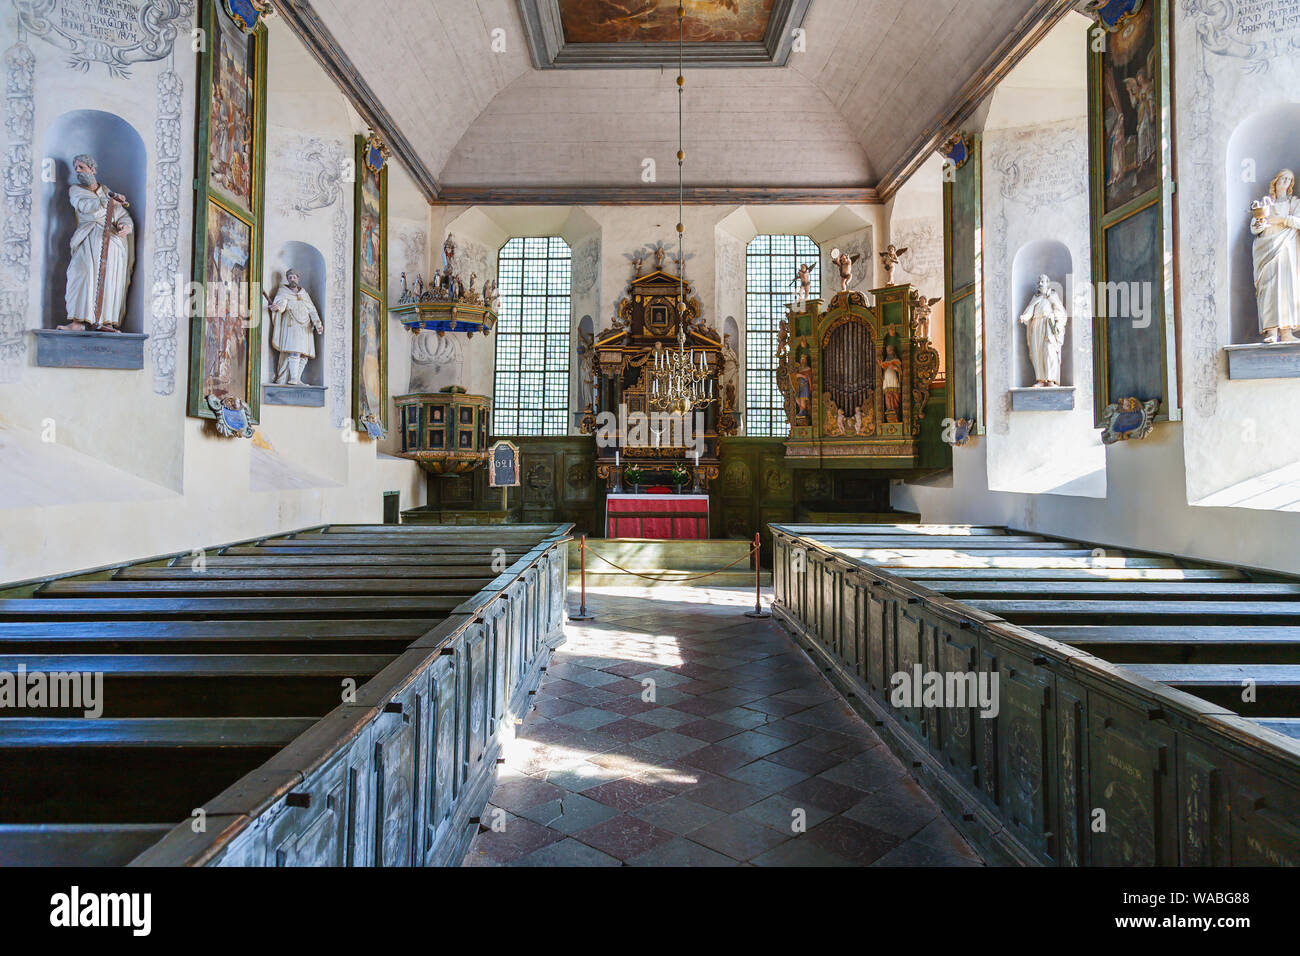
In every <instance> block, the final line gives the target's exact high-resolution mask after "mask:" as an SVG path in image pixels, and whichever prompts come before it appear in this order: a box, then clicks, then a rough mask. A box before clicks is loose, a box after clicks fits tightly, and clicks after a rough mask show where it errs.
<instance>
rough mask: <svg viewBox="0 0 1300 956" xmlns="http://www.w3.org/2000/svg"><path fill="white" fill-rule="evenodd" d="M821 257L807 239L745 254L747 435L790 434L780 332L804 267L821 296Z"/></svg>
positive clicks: (766, 241)
mask: <svg viewBox="0 0 1300 956" xmlns="http://www.w3.org/2000/svg"><path fill="white" fill-rule="evenodd" d="M821 261H822V254H821V250H820V249H819V248H818V247H817V243H815V242H813V241H812V240H811V239H810V238H808V237H807V236H755V237H754V239H752V240H751V241H750V243H749V246H748V248H746V250H745V434H746V435H749V436H751V437H756V438H768V437H776V438H783V437H785V436H786V435H788V434H790V425H789V423H788V422H787V421H786V420H785V409H784V401H783V399H782V398H781V392H780V390H778V389H777V387H776V332H777V328H778V326H779V325H780V324H781V320H782V319H784V318H785V317H786V306H787V305H789V304H790V303H791V302H793V301H794V297H795V291H796V289H795V285H794V282H793V279H794V277H795V275H796V274H797V273H798V272H799V265H800V263H805V262H806V263H808V265H810V266H811V267H812V289H811V291H810V293H809V295H810V296H811V297H812V298H814V299H815V298H818V297H819V296H820V295H821V292H822V267H821Z"/></svg>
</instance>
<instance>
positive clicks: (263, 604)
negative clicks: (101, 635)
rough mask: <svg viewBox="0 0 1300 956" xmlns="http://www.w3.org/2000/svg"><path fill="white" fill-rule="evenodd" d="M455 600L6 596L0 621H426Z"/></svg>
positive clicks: (452, 605)
mask: <svg viewBox="0 0 1300 956" xmlns="http://www.w3.org/2000/svg"><path fill="white" fill-rule="evenodd" d="M461 601H462V599H461V598H459V597H454V596H453V597H443V596H434V597H359V598H352V597H346V598H345V597H303V598H296V597H282V598H262V597H251V598H236V597H209V598H161V597H159V598H106V597H105V598H10V599H7V600H0V621H24V620H27V621H30V620H41V619H44V620H53V619H56V617H61V618H66V619H70V620H91V619H112V618H117V619H129V620H142V621H154V620H186V619H190V620H210V619H212V618H247V619H251V620H269V619H274V618H301V617H311V616H313V615H330V616H338V617H365V618H372V617H375V616H376V615H378V614H387V615H391V616H393V617H414V618H422V619H425V620H429V619H430V618H433V617H438V616H445V615H446V613H447V612H448V611H451V610H453V609H454V608H455V607H456V606H457V605H459V604H460V603H461Z"/></svg>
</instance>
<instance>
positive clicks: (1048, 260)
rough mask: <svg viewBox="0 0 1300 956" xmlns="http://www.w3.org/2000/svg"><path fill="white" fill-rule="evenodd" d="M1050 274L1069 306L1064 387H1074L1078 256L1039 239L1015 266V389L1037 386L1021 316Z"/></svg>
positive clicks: (1025, 249) (1027, 247) (1028, 246)
mask: <svg viewBox="0 0 1300 956" xmlns="http://www.w3.org/2000/svg"><path fill="white" fill-rule="evenodd" d="M1041 275H1046V276H1048V277H1049V278H1051V280H1052V282H1053V283H1054V288H1055V289H1056V293H1057V295H1059V296H1060V297H1061V303H1062V304H1063V305H1064V306H1065V314H1066V316H1067V319H1066V323H1065V341H1064V343H1063V344H1062V346H1061V384H1062V385H1074V384H1075V379H1074V348H1073V346H1074V313H1073V309H1072V305H1073V302H1072V301H1071V300H1072V299H1073V295H1072V294H1071V293H1072V292H1073V289H1072V285H1073V276H1074V257H1073V256H1071V255H1070V249H1069V247H1068V246H1066V245H1065V243H1063V242H1060V241H1058V240H1056V239H1036V240H1034V241H1033V242H1027V243H1025V244H1024V245H1023V246H1021V247H1020V248H1019V249H1018V250H1016V255H1015V258H1014V259H1013V260H1012V264H1011V315H1010V317H1009V319H1010V322H1011V341H1012V355H1011V381H1012V387H1013V388H1029V387H1030V386H1032V385H1033V384H1034V363H1033V361H1032V360H1031V359H1030V357H1029V342H1028V340H1027V337H1026V335H1025V327H1024V326H1023V325H1021V324H1020V321H1019V320H1020V315H1021V313H1023V312H1024V311H1025V307H1026V306H1027V305H1029V300H1030V299H1031V298H1032V297H1033V295H1034V293H1035V292H1036V291H1037V290H1038V277H1039V276H1041Z"/></svg>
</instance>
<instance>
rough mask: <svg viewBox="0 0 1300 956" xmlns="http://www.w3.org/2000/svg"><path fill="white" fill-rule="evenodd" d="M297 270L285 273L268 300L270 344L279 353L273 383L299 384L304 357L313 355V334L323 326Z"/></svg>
mask: <svg viewBox="0 0 1300 956" xmlns="http://www.w3.org/2000/svg"><path fill="white" fill-rule="evenodd" d="M299 279H300V276H299V275H298V270H297V269H290V270H289V271H288V272H286V273H285V275H284V284H283V285H282V286H280V288H279V290H278V291H277V292H276V293H275V299H274V300H273V301H272V302H271V346H272V347H273V348H274V349H275V351H276V353H277V355H278V356H279V363H278V364H277V365H276V368H275V384H276V385H301V384H303V381H302V373H303V371H304V370H305V369H306V368H307V360H308V359H313V358H315V357H316V336H315V335H313V334H312V333H313V330H314V331H316V332H322V331H324V329H325V325H324V323H323V322H321V318H320V313H319V312H317V311H316V305H315V303H313V302H312V300H311V296H310V295H308V294H307V290H306V289H304V288H303V287H302V286H301V284H300V283H299Z"/></svg>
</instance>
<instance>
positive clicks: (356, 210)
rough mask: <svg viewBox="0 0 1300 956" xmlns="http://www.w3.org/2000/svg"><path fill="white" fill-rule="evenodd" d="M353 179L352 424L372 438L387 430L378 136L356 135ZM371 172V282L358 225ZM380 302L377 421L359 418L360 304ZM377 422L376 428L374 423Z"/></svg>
mask: <svg viewBox="0 0 1300 956" xmlns="http://www.w3.org/2000/svg"><path fill="white" fill-rule="evenodd" d="M356 173H357V174H356V183H355V184H354V188H353V202H352V209H353V213H352V315H353V320H352V425H353V427H354V428H355V429H356V430H357V431H359V432H362V433H363V434H369V435H370V437H371V438H378V437H382V436H383V435H386V434H387V433H388V149H387V147H385V146H384V145H383V144H382V143H381V142H380V141H379V137H377V136H375V135H373V134H371V135H370V136H358V137H357V138H356ZM368 176H373V177H375V178H376V179H377V180H378V185H379V284H378V286H374V285H371V284H368V283H365V282H363V281H362V278H361V247H362V242H363V241H364V236H363V234H362V229H361V210H362V204H363V203H364V198H363V195H364V194H363V190H364V188H365V183H366V178H367V177H368ZM367 297H368V298H369V299H372V300H376V301H378V303H379V407H380V409H381V411H380V415H379V421H378V422H370V423H369V427H367V422H365V421H363V420H362V417H363V413H362V406H361V390H362V380H361V374H362V361H363V359H364V358H365V355H364V352H363V348H362V342H361V327H362V321H361V315H362V312H361V307H362V304H363V302H365V300H366V298H367ZM376 425H377V426H378V432H376V428H375V426H376Z"/></svg>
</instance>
